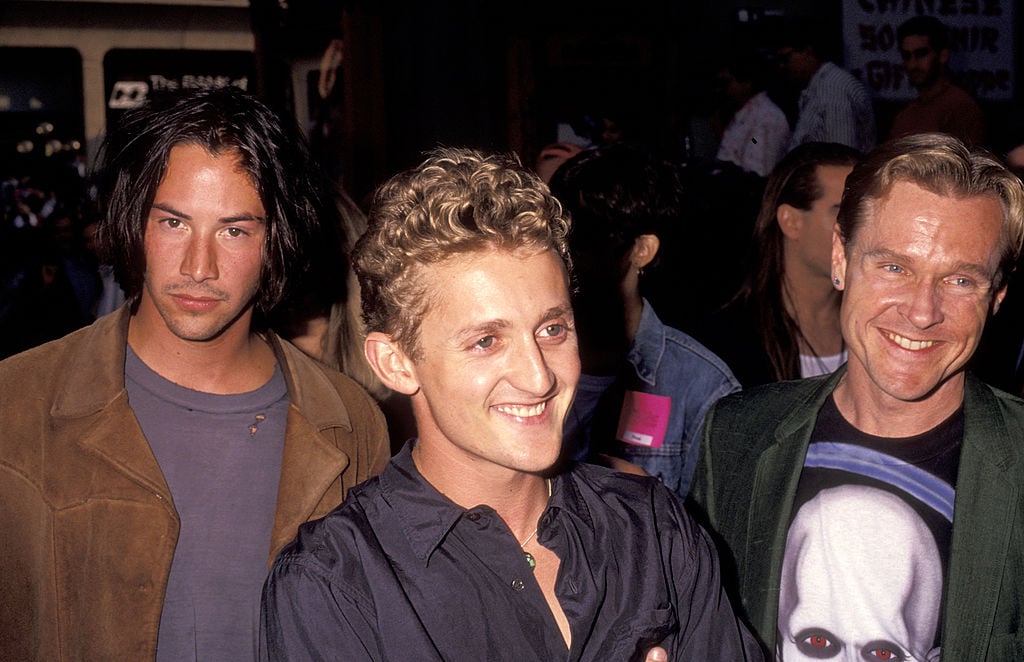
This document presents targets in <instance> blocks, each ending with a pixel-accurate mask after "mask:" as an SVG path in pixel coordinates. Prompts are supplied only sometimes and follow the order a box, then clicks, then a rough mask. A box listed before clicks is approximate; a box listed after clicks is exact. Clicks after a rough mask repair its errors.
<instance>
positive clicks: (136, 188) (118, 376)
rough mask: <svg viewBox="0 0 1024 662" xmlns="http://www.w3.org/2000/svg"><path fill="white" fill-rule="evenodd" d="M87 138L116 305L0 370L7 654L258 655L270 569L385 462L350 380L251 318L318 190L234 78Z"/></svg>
mask: <svg viewBox="0 0 1024 662" xmlns="http://www.w3.org/2000/svg"><path fill="white" fill-rule="evenodd" d="M102 155H103V167H102V176H101V184H100V193H101V195H100V200H101V201H102V203H103V209H104V215H103V219H102V221H101V222H100V228H99V234H100V241H101V242H102V245H103V247H104V254H105V255H107V256H109V258H108V259H109V260H110V262H111V264H113V265H114V267H115V269H116V270H117V272H118V278H119V281H120V282H121V283H122V284H123V285H124V287H125V289H126V293H127V295H128V301H129V302H128V304H126V305H125V306H124V307H122V308H121V309H120V310H118V311H116V312H114V313H112V314H109V315H107V316H105V317H102V318H100V319H99V320H98V321H96V322H95V323H93V324H92V325H91V326H89V327H86V328H85V329H82V330H80V331H78V332H75V333H73V334H71V335H68V336H66V337H64V338H62V339H60V340H57V341H55V342H53V343H49V344H47V345H43V346H41V347H36V348H34V349H31V350H29V351H27V352H24V353H22V354H19V355H17V356H14V357H11V358H9V359H7V360H6V361H3V362H2V363H0V388H2V389H3V392H4V398H3V399H2V401H0V416H2V417H3V420H4V424H5V429H4V434H3V435H2V436H0V503H2V504H3V506H2V507H0V528H2V529H3V530H4V531H7V532H9V533H10V535H5V536H2V537H0V540H2V542H0V559H2V561H0V570H2V572H0V623H2V624H3V633H4V635H3V657H5V658H9V659H18V660H53V659H62V658H74V659H88V660H153V659H157V660H174V661H175V662H178V661H180V660H209V659H232V660H245V659H254V658H255V656H256V645H257V625H258V622H259V605H260V587H261V586H262V584H263V580H264V578H265V577H266V572H267V567H268V564H269V562H270V561H271V560H272V559H273V557H274V555H275V554H276V553H277V551H278V550H279V549H281V547H283V546H284V545H285V543H287V542H288V541H289V540H291V539H292V538H293V537H294V536H295V533H296V530H297V527H298V525H299V524H300V523H302V522H305V521H306V520H309V519H313V518H316V517H321V516H323V515H325V514H326V513H327V512H329V511H330V510H331V509H332V508H334V507H335V506H336V505H338V504H339V503H340V502H341V500H342V498H343V497H344V496H345V493H346V491H347V490H348V488H350V487H352V486H353V485H355V484H357V483H359V482H361V481H363V480H365V479H366V478H368V477H370V476H372V475H375V474H376V473H377V472H379V471H380V470H381V468H382V467H383V465H384V463H385V462H386V460H387V458H388V443H387V434H386V430H385V425H384V420H383V417H382V416H381V413H380V410H379V409H378V408H377V406H376V404H375V403H374V401H373V400H372V399H371V398H370V397H369V396H368V395H367V394H366V392H365V391H364V390H363V389H362V388H360V387H359V386H358V385H357V384H355V383H354V382H353V381H351V380H350V379H349V378H347V377H345V376H343V375H341V374H340V373H337V372H335V371H332V370H328V369H326V368H324V367H323V366H322V365H320V364H318V363H316V362H314V361H313V360H311V359H310V358H309V357H307V356H306V355H304V354H303V353H302V352H300V351H299V350H298V349H296V348H295V347H294V346H292V345H291V344H289V343H287V342H286V341H283V340H281V339H280V338H279V337H277V335H275V334H274V333H273V332H271V331H269V330H267V329H265V328H264V326H263V323H264V320H265V319H266V317H267V315H268V314H269V312H270V311H271V310H273V308H274V307H275V306H276V305H277V304H278V302H279V301H281V300H282V299H283V298H285V297H287V296H289V294H290V292H291V291H292V287H294V286H297V285H300V284H301V282H299V283H297V282H296V281H295V276H297V275H298V274H302V273H303V272H304V271H305V269H306V268H307V267H308V265H309V261H308V256H307V252H306V251H307V250H308V247H309V246H311V245H315V244H316V243H317V242H321V241H323V235H322V233H321V223H328V222H330V219H331V217H332V214H333V212H332V210H331V205H330V203H329V202H328V200H327V196H326V195H325V193H324V190H323V188H322V187H321V185H320V180H319V178H318V175H317V171H316V170H315V169H314V168H313V167H312V164H311V161H310V160H309V157H308V154H307V152H306V150H305V147H304V143H303V141H302V140H301V138H300V136H299V134H298V132H297V129H295V128H294V127H293V126H292V125H291V124H290V123H284V122H281V121H280V120H279V119H278V117H277V116H275V115H274V114H273V113H272V112H271V111H270V110H269V109H268V108H267V107H266V106H265V105H264V104H263V103H261V102H260V101H258V100H257V99H256V98H255V97H253V96H250V95H248V94H246V93H244V92H241V91H240V90H237V89H235V88H223V89H215V90H206V91H200V92H193V93H189V94H181V95H177V94H175V95H167V96H157V97H154V98H153V99H152V100H151V101H150V102H148V103H147V104H146V105H145V106H143V107H142V108H140V109H138V110H135V111H131V112H129V113H127V114H126V115H125V116H124V120H123V123H122V124H121V125H120V126H119V127H118V128H117V130H115V131H113V132H111V133H110V134H109V135H108V136H107V139H106V142H105V144H104V146H103V150H102Z"/></svg>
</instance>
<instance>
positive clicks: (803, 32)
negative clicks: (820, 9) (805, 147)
mask: <svg viewBox="0 0 1024 662" xmlns="http://www.w3.org/2000/svg"><path fill="white" fill-rule="evenodd" d="M826 40H827V36H826V35H825V34H824V33H823V31H822V30H821V27H820V26H818V25H814V24H805V23H802V22H795V23H793V24H791V25H790V26H787V28H786V29H785V30H783V33H782V35H781V37H780V41H779V44H778V50H777V57H778V62H779V66H780V67H781V68H782V70H783V72H784V73H785V74H786V76H787V77H788V78H789V80H790V82H791V83H792V84H794V85H795V86H796V87H797V88H798V89H800V97H799V101H798V104H797V117H796V125H795V126H794V127H793V133H792V135H791V136H790V139H789V146H788V148H789V149H793V148H794V147H796V146H797V145H801V144H803V143H805V142H834V143H841V144H843V145H847V146H848V147H852V148H854V149H856V150H858V151H861V152H867V151H868V150H870V149H871V148H872V147H874V146H875V139H876V134H877V128H876V126H875V111H874V108H873V107H872V104H871V95H870V94H869V93H868V91H867V88H865V87H864V84H863V83H861V82H860V81H859V80H858V79H857V78H856V77H855V76H854V75H853V74H851V73H850V72H848V71H846V70H845V69H842V68H841V67H839V65H837V64H835V63H834V62H832V61H831V60H830V59H829V51H830V48H829V44H828V42H827V41H826Z"/></svg>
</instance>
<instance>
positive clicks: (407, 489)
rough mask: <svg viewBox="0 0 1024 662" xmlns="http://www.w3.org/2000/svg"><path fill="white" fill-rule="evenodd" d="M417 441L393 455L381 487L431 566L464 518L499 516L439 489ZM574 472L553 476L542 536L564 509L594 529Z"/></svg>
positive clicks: (417, 550) (411, 541)
mask: <svg viewBox="0 0 1024 662" xmlns="http://www.w3.org/2000/svg"><path fill="white" fill-rule="evenodd" d="M415 444H416V440H415V439H412V440H410V441H408V442H406V444H405V446H404V447H403V448H402V450H400V451H399V452H398V453H396V454H395V456H394V457H392V458H391V461H390V462H388V465H387V467H385V469H384V472H383V473H382V474H381V476H380V486H381V496H382V498H383V499H384V500H385V501H386V502H387V504H388V505H389V506H390V507H391V509H392V510H393V512H394V513H395V515H396V516H397V517H398V519H399V520H400V521H401V523H402V528H403V530H404V533H405V536H406V538H407V539H408V541H409V546H410V547H411V548H412V550H413V552H414V553H415V554H416V556H418V557H419V558H420V559H421V560H422V561H423V564H424V565H427V564H428V563H430V556H431V555H432V554H433V553H434V551H435V550H436V549H437V548H438V547H440V546H441V545H442V544H443V543H444V540H445V538H446V537H447V535H448V533H449V532H450V531H451V530H452V528H454V527H455V525H456V524H457V523H458V521H459V520H460V519H461V518H463V517H466V516H469V515H471V514H473V513H483V512H486V513H487V514H488V515H489V516H491V517H494V518H497V516H498V515H497V513H495V512H494V510H493V509H492V508H491V507H490V506H487V505H483V504H481V505H479V506H475V507H473V508H470V509H469V510H466V509H464V508H462V507H461V506H459V505H458V504H456V503H455V502H454V501H452V500H451V499H449V498H448V497H446V496H444V495H443V494H441V493H440V492H438V491H437V489H436V488H435V487H434V486H433V485H431V484H430V483H429V482H427V480H426V479H425V478H424V477H423V475H422V474H421V473H420V472H419V469H417V468H416V464H415V463H414V462H413V459H412V449H413V446H414V445H415ZM572 471H574V470H573V469H570V470H569V471H568V472H566V473H563V474H559V475H557V476H554V477H553V478H552V479H551V500H550V502H549V503H548V507H547V508H546V509H545V510H544V513H543V514H542V515H541V519H540V525H539V528H540V531H539V532H538V534H537V535H538V536H542V534H543V531H544V529H546V528H547V527H549V526H550V525H551V524H552V523H553V522H554V521H555V519H556V518H557V517H559V515H560V513H563V512H564V513H566V514H567V515H568V516H571V517H573V518H574V519H576V520H577V521H578V522H579V523H580V524H582V525H584V526H586V527H588V528H589V529H591V530H593V529H594V519H593V517H592V515H591V513H590V509H589V508H588V507H587V505H586V503H585V502H584V499H583V496H582V495H581V494H580V491H579V487H578V486H577V485H576V483H575V481H573V480H572V479H571V473H572Z"/></svg>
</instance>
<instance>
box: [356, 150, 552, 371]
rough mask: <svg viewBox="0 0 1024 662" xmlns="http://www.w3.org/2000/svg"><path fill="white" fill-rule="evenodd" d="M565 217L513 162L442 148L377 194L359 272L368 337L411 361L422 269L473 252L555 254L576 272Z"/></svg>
mask: <svg viewBox="0 0 1024 662" xmlns="http://www.w3.org/2000/svg"><path fill="white" fill-rule="evenodd" d="M568 233H569V218H568V216H567V214H566V213H565V212H563V210H562V206H561V204H559V202H558V200H556V199H555V197H554V196H553V195H551V192H550V191H549V190H548V187H547V185H546V184H544V183H543V182H542V181H541V179H540V178H539V177H538V176H537V175H536V174H535V173H533V172H532V171H530V170H528V169H526V168H525V167H524V166H523V165H522V164H521V163H520V161H519V159H518V158H516V157H515V156H514V155H510V154H484V153H482V152H479V151H477V150H473V149H465V148H453V147H440V148H437V149H435V150H433V151H431V152H430V153H429V154H428V158H427V159H426V160H425V161H423V163H421V164H420V165H419V166H417V167H415V168H412V169H410V170H407V171H405V172H402V173H399V174H398V175H395V176H394V177H392V178H391V179H390V180H388V181H387V182H385V183H384V184H383V185H381V187H380V188H378V189H377V192H376V194H375V196H374V201H373V206H372V208H371V210H370V214H369V223H368V227H367V230H366V232H365V233H364V234H363V236H362V237H361V238H360V239H359V241H358V242H357V243H356V247H355V250H354V251H353V256H352V257H353V266H354V268H355V271H356V274H357V275H358V277H359V285H360V289H361V293H362V309H363V321H364V323H365V326H366V330H367V331H380V332H383V333H387V334H389V335H390V336H391V337H392V339H394V341H395V342H396V343H397V344H398V345H399V346H400V347H402V349H403V350H405V351H406V352H407V353H408V354H409V355H410V356H414V357H415V356H416V355H417V351H418V330H419V321H420V320H421V319H422V318H423V316H424V315H425V314H426V312H427V309H428V307H429V305H430V301H431V298H430V295H429V293H428V292H426V291H425V287H424V286H423V285H422V284H421V282H420V278H419V274H420V270H421V269H422V267H423V266H426V265H433V264H438V263H440V262H443V261H445V260H447V259H449V258H451V257H453V256H455V255H459V254H465V253H468V252H473V251H479V250H486V249H501V250H510V251H520V250H526V251H544V250H553V251H555V252H556V253H557V254H558V255H559V256H560V257H561V258H562V261H563V263H564V264H565V267H566V272H567V273H568V272H569V270H570V266H571V262H570V259H569V252H568V245H567V235H568Z"/></svg>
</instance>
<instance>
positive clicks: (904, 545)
mask: <svg viewBox="0 0 1024 662" xmlns="http://www.w3.org/2000/svg"><path fill="white" fill-rule="evenodd" d="M963 430H964V417H963V409H962V408H961V409H960V410H958V411H957V412H955V413H954V414H953V415H952V416H950V417H949V418H947V419H946V420H944V421H942V422H940V423H939V424H938V425H936V426H935V427H934V428H932V429H931V430H928V431H927V432H925V433H923V434H920V435H915V436H913V437H904V438H887V437H876V436H873V435H868V434H864V433H863V432H861V431H859V430H857V429H856V428H854V427H853V426H852V425H850V423H848V422H847V421H846V419H844V418H843V416H842V415H841V414H840V413H839V410H838V409H837V408H836V405H835V401H834V400H832V398H829V400H828V401H827V402H826V404H825V406H824V407H823V408H822V410H821V412H820V414H819V415H818V420H817V424H816V425H815V429H814V433H813V435H812V437H811V444H810V446H809V448H808V450H807V458H806V460H805V462H804V468H803V471H802V473H801V475H800V484H799V487H798V489H797V496H796V500H795V502H794V505H793V512H792V516H791V520H790V527H789V534H788V538H787V541H786V554H785V558H784V561H783V568H782V582H781V586H780V593H779V621H778V627H779V636H778V649H777V651H776V654H777V657H778V658H779V659H781V660H787V662H788V661H789V660H820V659H833V658H836V659H847V658H846V656H847V655H850V656H851V657H850V658H849V659H861V660H876V659H877V660H938V659H939V654H940V646H939V642H940V641H941V632H940V627H939V620H940V616H941V613H942V601H943V587H944V585H945V577H946V572H947V568H946V566H947V562H948V558H949V545H950V540H951V537H952V530H953V501H954V495H955V483H956V472H957V466H958V462H959V458H960V444H961V441H962V440H963Z"/></svg>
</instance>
